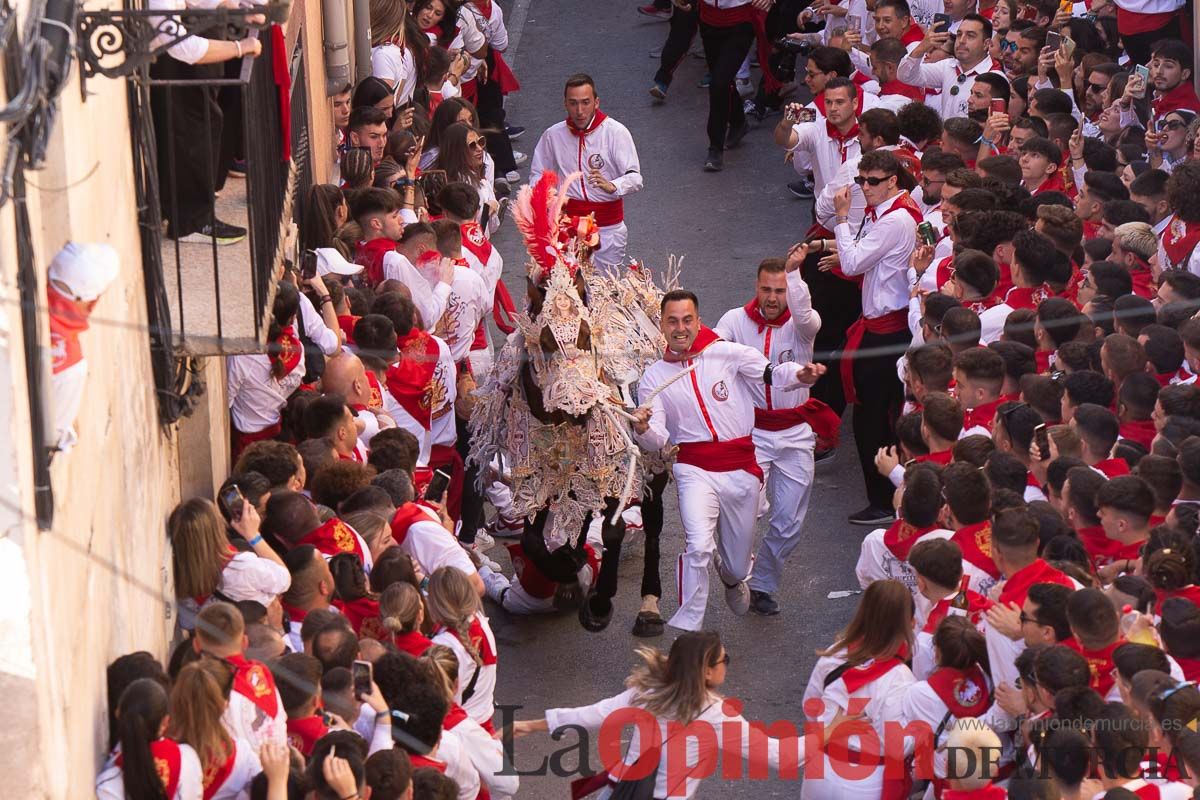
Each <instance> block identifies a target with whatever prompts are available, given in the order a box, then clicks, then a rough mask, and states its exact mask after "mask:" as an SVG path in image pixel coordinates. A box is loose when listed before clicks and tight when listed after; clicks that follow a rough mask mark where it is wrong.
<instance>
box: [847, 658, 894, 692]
mask: <svg viewBox="0 0 1200 800" xmlns="http://www.w3.org/2000/svg"><path fill="white" fill-rule="evenodd" d="M902 666H904V662H903V661H902V660H901V659H900V657H899V656H892V657H891V658H887V659H882V660H879V659H871V660H870V661H867V662H866V663H864V664H859V665H858V666H857V667H851V668H850V669H848V670H846V671H845V672H843V673H842V676H841V677H840V678H839V679H838V680H840V681H842V682H843V683H845V684H846V692H847V693H848V694H854V693H855V692H857V691H858V690H859V689H861V688H863V687H864V686H866V685H868V684H870V683H874V682H875V681H877V680H879V679H880V678H882V677H883V676H884V675H886V674H888V673H889V672H891V671H892V670H894V669H895V668H896V667H902Z"/></svg>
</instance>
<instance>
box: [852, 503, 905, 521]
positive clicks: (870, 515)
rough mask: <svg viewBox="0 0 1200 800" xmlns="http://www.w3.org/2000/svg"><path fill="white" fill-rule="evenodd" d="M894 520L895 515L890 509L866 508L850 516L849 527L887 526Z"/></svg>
mask: <svg viewBox="0 0 1200 800" xmlns="http://www.w3.org/2000/svg"><path fill="white" fill-rule="evenodd" d="M895 519H896V514H895V512H893V511H892V510H891V509H890V508H873V507H871V506H867V507H866V508H864V509H863V510H862V511H858V512H856V513H854V514H851V515H850V517H849V521H850V524H851V525H887V524H889V523H891V522H893V521H894V520H895Z"/></svg>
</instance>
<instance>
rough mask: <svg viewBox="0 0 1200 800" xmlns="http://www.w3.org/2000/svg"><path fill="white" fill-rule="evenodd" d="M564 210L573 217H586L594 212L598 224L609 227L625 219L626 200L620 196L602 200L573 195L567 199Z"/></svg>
mask: <svg viewBox="0 0 1200 800" xmlns="http://www.w3.org/2000/svg"><path fill="white" fill-rule="evenodd" d="M563 211H564V212H566V213H567V214H569V215H570V216H572V217H586V216H587V215H588V214H592V215H594V216H595V218H596V224H597V225H598V226H599V227H601V228H607V227H608V226H610V225H620V224H621V223H622V222H624V221H625V201H624V200H622V199H620V198H617V199H616V200H608V201H605V202H600V201H597V200H576V199H575V198H574V197H571V198H568V199H567V204H566V206H564V207H563Z"/></svg>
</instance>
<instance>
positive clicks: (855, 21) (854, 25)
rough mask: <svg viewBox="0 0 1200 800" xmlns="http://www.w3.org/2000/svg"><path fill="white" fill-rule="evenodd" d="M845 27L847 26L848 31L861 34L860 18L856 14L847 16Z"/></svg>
mask: <svg viewBox="0 0 1200 800" xmlns="http://www.w3.org/2000/svg"><path fill="white" fill-rule="evenodd" d="M846 25H848V26H849V28H850V30H852V31H858V32H859V33H862V17H860V16H859V15H858V14H847V15H846Z"/></svg>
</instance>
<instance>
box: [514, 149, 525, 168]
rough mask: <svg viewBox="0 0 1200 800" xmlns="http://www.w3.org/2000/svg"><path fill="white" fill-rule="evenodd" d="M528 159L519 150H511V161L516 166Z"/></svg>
mask: <svg viewBox="0 0 1200 800" xmlns="http://www.w3.org/2000/svg"><path fill="white" fill-rule="evenodd" d="M528 160H529V156H527V155H525V154H524V153H522V152H521V151H520V150H513V163H514V164H516V165H517V166H518V167H519V166H521V165H522V164H524V163H525V162H526V161H528Z"/></svg>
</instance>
